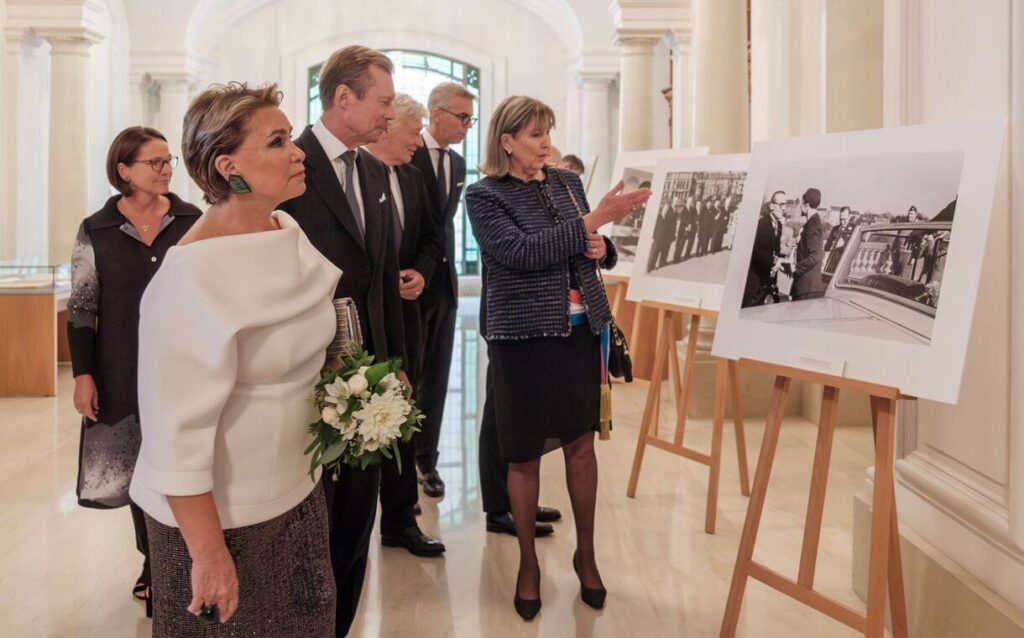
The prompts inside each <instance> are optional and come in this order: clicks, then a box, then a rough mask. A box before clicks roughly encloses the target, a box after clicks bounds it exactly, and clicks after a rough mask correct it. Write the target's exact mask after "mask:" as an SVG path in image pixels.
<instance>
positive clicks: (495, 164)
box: [480, 95, 555, 178]
mask: <svg viewBox="0 0 1024 638" xmlns="http://www.w3.org/2000/svg"><path fill="white" fill-rule="evenodd" d="M534 118H536V119H537V122H538V123H539V124H540V125H541V127H543V128H545V129H548V130H550V129H552V128H554V127H555V112H554V111H552V110H551V107H550V106H548V105H547V104H544V103H543V102H541V101H540V100H538V99H536V98H532V97H527V96H525V95H513V96H510V97H507V98H505V99H504V100H502V102H501V104H499V105H498V108H496V109H494V113H493V114H492V115H491V124H490V126H489V127H488V129H487V151H486V153H485V155H484V163H483V164H481V165H480V172H481V173H483V174H485V175H487V176H488V177H494V178H502V177H505V176H506V175H508V169H509V163H508V154H507V153H505V149H503V148H502V147H501V136H502V135H504V134H505V133H508V134H509V135H512V136H515V135H518V134H519V132H520V131H521V130H523V129H524V128H525V127H526V125H527V124H529V123H530V122H531V121H532V120H533V119H534Z"/></svg>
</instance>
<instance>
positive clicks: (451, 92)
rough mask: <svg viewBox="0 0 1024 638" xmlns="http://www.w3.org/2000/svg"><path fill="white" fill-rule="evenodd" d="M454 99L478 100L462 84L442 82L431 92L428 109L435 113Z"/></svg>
mask: <svg viewBox="0 0 1024 638" xmlns="http://www.w3.org/2000/svg"><path fill="white" fill-rule="evenodd" d="M454 97H465V98H469V99H471V100H473V99H476V96H475V95H473V94H472V93H470V92H469V89H467V88H466V87H464V86H462V85H461V84H459V83H457V82H442V83H440V84H438V85H437V86H435V87H434V88H433V89H431V90H430V97H428V98H427V108H428V109H430V110H431V111H433V110H434V109H436V108H437V107H438V106H440V105H441V103H442V102H447V101H448V100H450V99H451V98H454Z"/></svg>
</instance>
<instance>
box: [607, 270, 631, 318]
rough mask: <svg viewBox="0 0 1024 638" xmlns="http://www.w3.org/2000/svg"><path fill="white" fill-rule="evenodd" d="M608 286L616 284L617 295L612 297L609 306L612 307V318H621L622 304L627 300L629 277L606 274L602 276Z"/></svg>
mask: <svg viewBox="0 0 1024 638" xmlns="http://www.w3.org/2000/svg"><path fill="white" fill-rule="evenodd" d="M602 276H603V277H604V282H605V283H606V284H608V283H613V284H615V293H614V294H613V295H612V298H611V301H610V303H609V305H610V306H611V310H612V316H613V317H617V316H619V309H620V308H622V302H623V301H625V300H626V288H627V287H628V286H629V275H612V274H608V273H605V274H604V275H602Z"/></svg>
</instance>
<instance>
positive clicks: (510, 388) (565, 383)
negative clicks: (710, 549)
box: [466, 96, 650, 620]
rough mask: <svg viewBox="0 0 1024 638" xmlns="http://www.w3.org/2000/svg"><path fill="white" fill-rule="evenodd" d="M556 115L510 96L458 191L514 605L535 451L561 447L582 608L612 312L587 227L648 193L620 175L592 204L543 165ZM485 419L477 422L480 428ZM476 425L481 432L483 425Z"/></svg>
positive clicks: (530, 529) (533, 564)
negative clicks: (502, 466) (478, 289)
mask: <svg viewBox="0 0 1024 638" xmlns="http://www.w3.org/2000/svg"><path fill="white" fill-rule="evenodd" d="M554 123H555V117H554V113H553V112H552V111H551V109H550V108H549V107H548V106H546V105H545V104H543V103H541V102H540V101H538V100H535V99H533V98H529V97H522V96H513V97H510V98H507V99H506V100H504V101H503V102H502V103H501V104H500V105H498V108H497V110H496V111H495V112H494V115H493V116H492V117H491V125H490V131H489V139H488V140H487V153H486V161H485V162H484V164H483V166H481V171H482V172H483V173H484V174H486V175H487V177H485V178H484V179H482V180H480V181H479V182H477V183H476V184H474V185H472V186H470V187H469V189H468V190H467V191H466V206H467V209H468V212H469V220H470V223H471V224H472V225H473V233H474V234H475V236H476V239H477V243H479V245H480V253H481V256H482V258H483V263H484V270H483V299H482V306H483V307H482V309H481V314H482V316H483V319H484V327H483V332H484V338H485V339H487V343H488V358H489V359H490V365H489V367H488V370H487V401H486V404H485V406H484V412H485V414H484V422H485V424H490V423H493V424H494V425H493V427H494V429H495V430H496V434H497V439H498V444H499V447H500V449H501V456H502V458H503V460H504V461H505V462H507V463H508V468H509V469H508V494H509V499H510V501H511V507H512V518H513V520H514V522H515V526H516V536H517V537H518V539H519V550H520V559H519V573H518V576H517V579H516V594H515V599H514V603H515V608H516V611H517V612H518V613H519V615H520V616H522V617H523V618H525V619H527V620H529V619H531V618H533V617H534V616H535V615H536V614H537V612H539V611H540V606H541V602H540V566H539V564H538V562H537V554H536V549H535V547H534V534H535V526H534V521H535V519H536V515H537V497H538V493H539V486H540V477H539V474H540V457H541V456H542V455H543V454H544V453H545V452H549V451H551V450H554V449H557V448H562V453H563V455H564V456H565V466H566V482H567V484H568V488H569V495H570V497H571V501H572V505H573V515H574V517H575V520H576V543H577V551H576V554H574V556H573V567H574V568H575V570H576V573H577V575H578V576H579V578H580V585H581V595H582V598H583V601H584V602H585V603H587V604H588V605H590V606H592V607H595V608H600V607H602V606H603V605H604V598H605V593H606V592H605V589H604V586H603V584H602V582H601V575H600V573H599V572H598V569H597V562H596V558H595V554H594V506H595V502H596V500H597V459H596V457H595V456H594V436H593V432H594V430H595V429H596V428H597V426H598V423H599V418H600V416H599V415H600V386H601V383H602V378H603V377H602V366H603V365H604V363H603V359H602V352H601V333H602V332H603V331H605V330H606V329H607V326H608V323H609V322H610V321H611V311H610V310H609V307H608V298H607V297H606V296H605V292H604V287H603V286H602V285H601V280H600V278H599V277H598V273H597V268H598V266H599V265H601V266H605V267H610V266H612V265H614V262H615V251H614V248H612V247H611V243H610V242H608V241H607V240H605V239H604V238H603V237H602V236H601V235H599V234H597V229H598V228H600V227H601V226H603V225H604V224H607V223H610V222H614V221H617V220H619V219H622V218H623V217H625V216H626V215H628V214H629V213H630V211H631V210H632V209H633V208H635V207H637V206H640V205H642V204H643V202H644V201H645V200H646V199H647V198H648V197H649V196H650V191H649V190H647V189H643V190H638V191H634V192H631V193H628V194H625V195H622V194H619V193H620V191H621V190H622V184H621V183H620V184H619V185H618V186H616V188H614V189H613V190H612V192H610V193H608V194H607V195H606V196H605V197H604V199H602V200H601V203H600V205H599V206H598V207H597V209H595V210H594V211H591V210H590V208H589V206H588V205H587V200H586V196H585V194H584V191H583V185H582V184H581V183H580V180H579V178H578V177H577V176H576V175H575V174H574V173H572V172H571V171H565V170H561V169H557V168H548V167H546V162H547V159H548V158H549V157H550V155H551V139H550V137H549V132H550V130H551V128H552V127H553V126H554ZM486 427H487V426H485V428H486ZM483 429H484V428H482V431H481V437H483V436H484V432H483Z"/></svg>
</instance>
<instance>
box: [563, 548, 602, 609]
mask: <svg viewBox="0 0 1024 638" xmlns="http://www.w3.org/2000/svg"><path fill="white" fill-rule="evenodd" d="M572 568H573V569H574V570H576V577H577V578H579V579H580V598H582V599H583V602H585V603H586V604H587V606H589V607H593V608H594V609H601V608H603V607H604V599H605V597H607V596H608V590H607V589H605V588H604V587H599V588H597V589H591V588H590V587H587V586H586V585H584V584H583V573H582V570H581V569H580V550H576V552H575V553H574V554H573V555H572Z"/></svg>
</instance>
